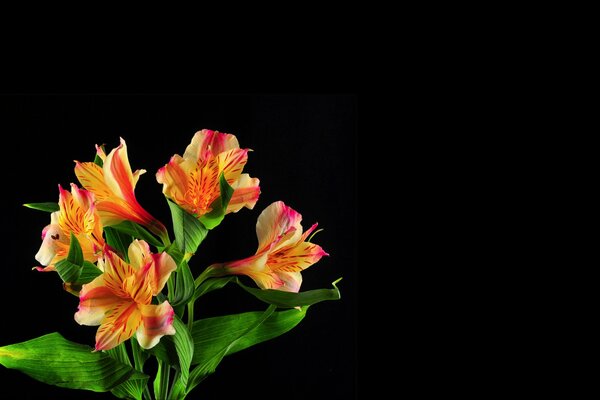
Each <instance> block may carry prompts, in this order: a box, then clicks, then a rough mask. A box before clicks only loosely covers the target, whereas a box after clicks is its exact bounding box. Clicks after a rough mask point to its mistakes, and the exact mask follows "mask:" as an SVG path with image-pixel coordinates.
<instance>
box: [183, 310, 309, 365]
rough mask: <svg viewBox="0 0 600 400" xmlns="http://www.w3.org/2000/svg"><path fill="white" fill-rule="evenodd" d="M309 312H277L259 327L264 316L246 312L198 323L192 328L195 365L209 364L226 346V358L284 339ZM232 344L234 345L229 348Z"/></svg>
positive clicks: (260, 313)
mask: <svg viewBox="0 0 600 400" xmlns="http://www.w3.org/2000/svg"><path fill="white" fill-rule="evenodd" d="M307 309H308V307H302V310H297V309H291V310H285V311H278V312H274V313H273V314H271V315H270V316H269V318H267V319H266V320H264V322H262V323H261V324H260V325H257V324H256V322H257V321H259V320H260V319H261V318H262V315H263V312H246V313H242V314H233V315H225V316H222V317H214V318H206V319H201V320H199V321H196V322H194V327H193V328H192V337H193V338H194V358H193V359H192V365H196V364H204V363H206V362H207V360H210V359H212V358H213V356H214V353H215V352H218V351H219V349H221V348H223V347H224V346H227V347H228V350H227V353H226V354H225V355H226V356H227V355H230V354H233V353H236V352H238V351H240V350H244V349H246V348H248V347H251V346H254V345H255V344H258V343H261V342H264V341H267V340H270V339H273V338H275V337H277V336H280V335H283V334H284V333H286V332H288V331H289V330H290V329H292V328H294V327H295V326H296V325H298V324H299V323H300V321H302V319H303V318H304V316H305V315H306V310H307ZM252 326H255V327H254V329H252V330H250V331H249V330H248V329H249V328H250V327H252ZM241 333H243V335H240V334H241ZM230 343H233V344H232V345H231V346H230V345H229V344H230Z"/></svg>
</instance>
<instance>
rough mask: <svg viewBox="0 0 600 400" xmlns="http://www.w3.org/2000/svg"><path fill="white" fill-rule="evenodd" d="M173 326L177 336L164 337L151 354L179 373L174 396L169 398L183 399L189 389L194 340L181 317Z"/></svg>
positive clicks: (176, 319) (173, 392) (173, 391)
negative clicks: (187, 388) (186, 389)
mask: <svg viewBox="0 0 600 400" xmlns="http://www.w3.org/2000/svg"><path fill="white" fill-rule="evenodd" d="M173 326H174V327H175V331H176V333H175V335H173V336H163V337H162V338H161V339H160V342H159V343H158V344H157V345H156V346H154V347H153V348H152V349H150V350H149V352H150V353H151V354H154V355H155V356H156V358H158V359H159V360H160V361H162V362H163V363H165V364H166V365H170V366H172V367H173V368H175V370H176V371H177V372H178V374H177V381H175V382H174V383H173V388H172V389H171V391H172V394H171V396H169V398H173V399H178V398H183V397H180V396H182V395H183V394H184V393H185V388H186V387H187V383H188V379H189V374H190V365H191V363H192V357H193V356H194V340H193V339H192V335H191V334H190V332H189V330H188V329H187V326H186V325H185V324H184V323H183V322H181V320H180V319H179V317H177V316H175V318H174V319H173ZM159 376H160V374H157V378H158V377H159ZM159 381H160V379H159ZM154 384H155V386H156V385H158V384H160V382H158V383H157V382H156V381H155V383H154Z"/></svg>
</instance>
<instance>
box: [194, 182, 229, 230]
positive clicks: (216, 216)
mask: <svg viewBox="0 0 600 400" xmlns="http://www.w3.org/2000/svg"><path fill="white" fill-rule="evenodd" d="M219 189H220V191H221V196H220V197H219V198H218V199H216V200H215V201H214V202H213V203H212V204H211V205H210V206H211V208H212V210H211V211H210V212H209V213H207V214H204V215H202V216H201V217H200V218H199V219H200V222H202V224H204V226H205V227H206V228H207V229H213V228H215V227H216V226H217V225H219V224H220V223H221V221H223V218H225V213H226V212H227V206H228V205H229V200H231V196H232V195H233V188H232V187H231V186H230V185H229V183H227V179H225V175H224V174H223V173H221V175H220V176H219Z"/></svg>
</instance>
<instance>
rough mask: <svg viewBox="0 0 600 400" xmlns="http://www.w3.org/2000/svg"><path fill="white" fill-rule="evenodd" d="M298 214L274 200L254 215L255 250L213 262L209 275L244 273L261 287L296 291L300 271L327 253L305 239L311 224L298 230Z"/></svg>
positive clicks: (300, 278) (299, 219)
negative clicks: (234, 259) (303, 230)
mask: <svg viewBox="0 0 600 400" xmlns="http://www.w3.org/2000/svg"><path fill="white" fill-rule="evenodd" d="M301 221H302V215H300V213H298V212H296V211H295V210H293V209H292V208H291V207H289V206H287V205H285V204H284V203H283V202H282V201H277V202H275V203H272V204H271V205H270V206H268V207H267V208H266V209H265V210H264V211H263V212H262V213H261V214H260V215H259V217H258V221H257V223H256V235H257V236H258V250H257V251H256V254H255V255H253V256H251V257H248V258H244V259H243V260H238V261H232V262H226V263H219V264H213V265H211V266H210V267H209V268H210V269H211V270H212V271H211V274H213V276H222V275H230V274H232V275H247V276H249V277H250V278H252V280H254V282H255V283H256V284H257V285H258V287H260V288H261V289H277V290H282V291H287V292H298V291H299V290H300V285H301V284H302V275H301V273H300V272H301V271H302V270H304V269H306V268H308V267H310V266H311V265H313V264H314V263H316V262H317V261H319V260H320V259H321V257H322V256H325V255H328V254H327V253H326V252H325V251H324V250H323V249H322V248H321V246H319V245H316V244H314V243H310V242H307V241H306V240H307V238H308V236H309V235H310V234H311V233H312V232H313V231H314V230H315V229H316V228H317V224H314V225H313V226H311V227H310V228H309V229H308V230H307V231H306V232H304V233H302V225H301Z"/></svg>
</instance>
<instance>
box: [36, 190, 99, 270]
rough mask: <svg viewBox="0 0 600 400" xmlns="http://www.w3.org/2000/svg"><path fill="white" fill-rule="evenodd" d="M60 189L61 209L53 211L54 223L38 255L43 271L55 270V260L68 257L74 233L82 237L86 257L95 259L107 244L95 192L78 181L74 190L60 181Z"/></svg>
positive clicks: (47, 227)
mask: <svg viewBox="0 0 600 400" xmlns="http://www.w3.org/2000/svg"><path fill="white" fill-rule="evenodd" d="M58 192H59V195H58V206H59V211H55V212H53V213H52V214H50V224H49V225H47V226H46V227H45V228H44V230H43V231H42V245H41V247H40V249H39V251H38V252H37V254H36V255H35V259H36V260H37V261H38V262H39V263H40V264H41V265H42V266H44V267H45V268H42V267H36V269H37V270H39V271H55V264H56V263H57V262H59V261H61V260H64V259H65V258H67V255H68V254H69V247H70V245H71V233H73V234H74V235H75V237H76V238H77V240H78V241H79V245H80V246H81V250H82V252H83V258H84V259H85V260H86V261H89V262H92V263H95V262H96V261H97V260H98V258H100V257H101V256H102V249H103V248H104V245H105V243H104V239H103V238H102V222H101V220H100V216H99V214H98V211H97V209H96V206H95V204H94V202H95V199H94V195H93V194H92V193H90V192H88V191H87V190H84V189H80V188H78V187H77V185H74V184H71V192H69V191H67V190H64V189H63V188H62V187H61V186H60V185H58Z"/></svg>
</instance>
